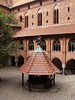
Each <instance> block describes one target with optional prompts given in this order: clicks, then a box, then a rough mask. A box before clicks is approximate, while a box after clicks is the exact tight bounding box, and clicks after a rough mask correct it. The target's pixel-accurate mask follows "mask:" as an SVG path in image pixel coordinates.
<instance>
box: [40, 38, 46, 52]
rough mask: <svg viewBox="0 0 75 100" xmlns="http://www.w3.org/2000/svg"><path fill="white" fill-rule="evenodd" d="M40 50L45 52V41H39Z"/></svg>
mask: <svg viewBox="0 0 75 100" xmlns="http://www.w3.org/2000/svg"><path fill="white" fill-rule="evenodd" d="M40 46H41V48H42V49H43V50H45V51H46V42H45V40H42V41H41V45H40Z"/></svg>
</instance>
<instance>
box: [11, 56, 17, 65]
mask: <svg viewBox="0 0 75 100" xmlns="http://www.w3.org/2000/svg"><path fill="white" fill-rule="evenodd" d="M15 65H16V64H15V57H14V56H12V57H11V66H15Z"/></svg>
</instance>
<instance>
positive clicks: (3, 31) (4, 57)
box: [0, 10, 18, 67]
mask: <svg viewBox="0 0 75 100" xmlns="http://www.w3.org/2000/svg"><path fill="white" fill-rule="evenodd" d="M11 23H12V24H13V23H14V24H15V23H17V20H16V18H15V16H14V14H13V13H12V12H11V13H9V14H8V13H6V14H3V13H2V10H0V67H4V66H6V64H7V62H8V59H9V57H10V56H12V51H14V50H16V49H17V47H18V46H17V44H15V43H14V41H13V40H14V35H15V33H14V32H12V31H11V29H12V27H11Z"/></svg>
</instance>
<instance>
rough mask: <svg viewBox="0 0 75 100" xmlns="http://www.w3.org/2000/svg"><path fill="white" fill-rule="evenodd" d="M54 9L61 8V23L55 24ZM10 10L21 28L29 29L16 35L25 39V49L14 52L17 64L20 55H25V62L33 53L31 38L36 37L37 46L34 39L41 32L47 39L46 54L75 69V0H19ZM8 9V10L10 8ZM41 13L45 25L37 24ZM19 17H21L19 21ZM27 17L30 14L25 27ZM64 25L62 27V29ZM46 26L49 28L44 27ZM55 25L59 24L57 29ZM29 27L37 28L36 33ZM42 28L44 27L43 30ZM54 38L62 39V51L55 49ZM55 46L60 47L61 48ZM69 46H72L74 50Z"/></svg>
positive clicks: (13, 3) (62, 65) (16, 0)
mask: <svg viewBox="0 0 75 100" xmlns="http://www.w3.org/2000/svg"><path fill="white" fill-rule="evenodd" d="M10 1H11V0H10ZM41 3H42V4H41ZM2 9H3V11H5V12H6V9H5V8H3V7H2ZM7 9H8V8H7ZM54 10H58V23H56V24H54ZM11 11H13V12H14V14H15V16H16V18H17V19H18V24H19V25H21V26H22V29H23V30H25V31H24V32H26V33H24V32H22V34H21V35H20V36H19V37H18V35H19V34H18V33H17V35H16V37H17V40H16V41H20V40H22V41H23V46H24V49H23V50H20V51H18V52H17V53H16V55H15V61H16V63H17V61H18V59H19V58H18V57H19V56H21V57H22V58H24V62H25V61H26V59H27V57H28V56H30V55H31V53H32V52H33V51H30V50H29V47H28V45H29V41H30V40H33V43H34V49H35V48H36V46H37V44H36V41H35V38H36V35H37V36H38V34H39V35H41V34H42V40H45V42H46V54H47V55H48V57H49V58H50V59H51V60H52V61H53V62H54V63H55V64H56V65H57V66H58V67H59V68H60V69H62V68H67V69H68V68H69V69H75V29H74V27H73V26H72V25H74V26H75V0H56V2H54V0H37V1H34V0H28V2H27V0H26V1H24V0H23V2H21V1H20V0H13V2H12V9H11ZM7 12H9V10H7ZM40 12H41V13H42V25H41V26H38V13H40ZM20 16H21V17H22V20H20ZM25 16H28V27H27V28H25ZM56 16H57V15H56ZM61 25H62V28H61V31H60V26H61ZM64 25H66V26H67V27H68V26H70V25H71V27H69V28H68V29H67V31H66V29H65V28H67V27H65V26H64ZM46 27H49V28H48V29H47V30H45V29H46ZM54 27H56V29H55V28H54ZM63 27H64V28H63ZM40 28H41V29H40ZM42 28H43V29H42ZM30 29H33V31H34V30H35V31H34V34H33V33H31V32H33V31H30ZM27 30H28V31H27ZM40 30H43V31H44V33H42V32H43V31H40ZM38 32H39V33H38ZM49 32H51V33H49ZM19 33H20V32H19ZM47 33H48V34H47ZM64 33H65V34H64ZM23 34H24V35H23ZM25 34H28V35H25ZM31 34H33V35H31ZM35 34H36V35H35ZM55 40H59V42H60V50H59V51H57V50H56V51H54V48H55V47H54V45H57V44H56V43H55V44H54V41H55ZM70 40H73V44H74V45H73V46H72V48H71V47H70V46H71V45H72V44H71V45H70ZM58 45H59V43H58ZM56 48H57V49H58V47H56ZM70 49H73V51H71V50H70ZM18 62H19V61H18Z"/></svg>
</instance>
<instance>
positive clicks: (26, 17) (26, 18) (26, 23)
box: [25, 13, 28, 28]
mask: <svg viewBox="0 0 75 100" xmlns="http://www.w3.org/2000/svg"><path fill="white" fill-rule="evenodd" d="M27 27H28V15H27V13H26V14H25V28H27Z"/></svg>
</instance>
